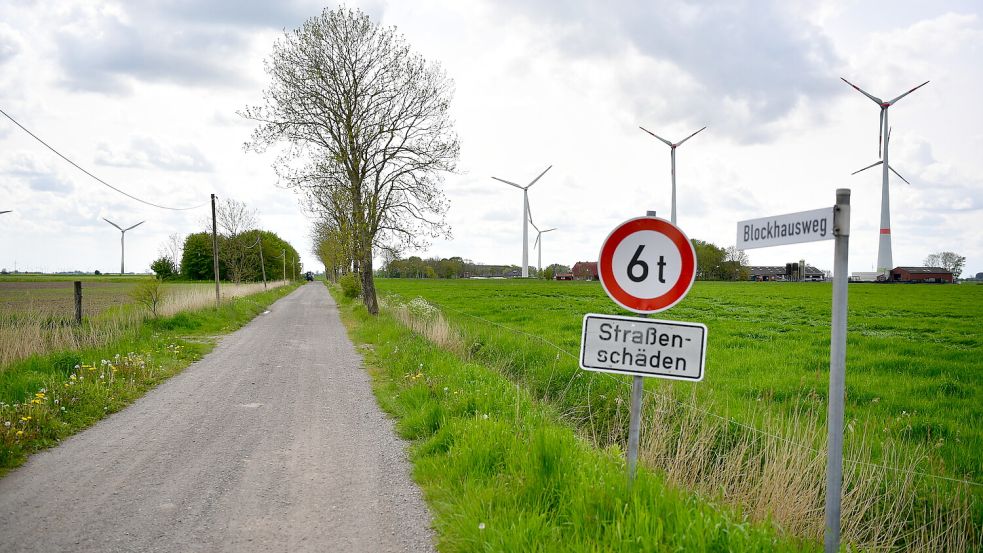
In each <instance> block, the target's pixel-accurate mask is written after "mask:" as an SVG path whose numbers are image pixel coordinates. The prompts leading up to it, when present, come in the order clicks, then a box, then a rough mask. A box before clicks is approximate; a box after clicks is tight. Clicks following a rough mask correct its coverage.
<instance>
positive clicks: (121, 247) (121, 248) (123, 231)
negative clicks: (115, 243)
mask: <svg viewBox="0 0 983 553" xmlns="http://www.w3.org/2000/svg"><path fill="white" fill-rule="evenodd" d="M102 220H103V221H106V222H107V223H109V224H110V225H113V226H114V227H116V228H118V229H119V232H120V235H119V276H123V275H124V274H125V272H124V270H123V260H124V253H125V248H124V243H123V240H124V239H125V238H126V231H128V230H133V229H135V228H137V227H138V226H140V225H142V224H144V223H146V221H140V222H139V223H137V224H135V225H133V226H132V227H127V228H123V227H121V226H119V225H117V224H116V223H114V222H112V221H110V220H109V219H107V218H105V217H103V218H102Z"/></svg>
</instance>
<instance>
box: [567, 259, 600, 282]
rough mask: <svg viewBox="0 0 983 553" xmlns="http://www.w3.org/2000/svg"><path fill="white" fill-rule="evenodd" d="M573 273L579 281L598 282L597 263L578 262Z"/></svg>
mask: <svg viewBox="0 0 983 553" xmlns="http://www.w3.org/2000/svg"><path fill="white" fill-rule="evenodd" d="M571 272H572V273H573V278H575V279H577V280H597V261H578V262H576V263H574V265H573V269H572V270H571Z"/></svg>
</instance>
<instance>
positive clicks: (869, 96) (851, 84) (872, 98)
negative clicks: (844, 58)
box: [840, 77, 884, 105]
mask: <svg viewBox="0 0 983 553" xmlns="http://www.w3.org/2000/svg"><path fill="white" fill-rule="evenodd" d="M840 80H842V81H843V82H845V83H846V84H848V85H850V86H852V87H853V88H854V89H855V90H856V91H857V92H859V93H861V94H863V95H864V96H866V97H868V98H870V99H871V100H873V101H874V102H876V103H877V104H878V105H880V104H883V103H884V102H882V101H881V99H880V98H878V97H877V96H871V95H870V94H867V93H866V92H865V91H864V89H862V88H860V87H859V86H857V85H855V84H853V83H851V82H850V81H848V80H846V79H844V78H843V77H840Z"/></svg>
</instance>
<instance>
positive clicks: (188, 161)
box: [95, 138, 212, 172]
mask: <svg viewBox="0 0 983 553" xmlns="http://www.w3.org/2000/svg"><path fill="white" fill-rule="evenodd" d="M95 161H96V163H98V164H100V165H110V166H114V167H141V168H156V169H164V170H167V171H196V172H207V171H211V170H212V164H211V163H210V162H209V161H208V159H206V158H205V156H204V155H203V154H202V153H201V152H200V151H199V150H198V149H197V148H196V147H194V146H193V145H191V144H185V145H180V146H173V147H165V146H162V145H161V144H159V143H158V142H156V141H155V140H153V139H150V138H134V139H133V140H131V142H130V145H129V147H128V148H126V149H125V150H114V149H113V148H112V147H110V146H108V145H106V144H99V145H98V146H96V157H95Z"/></svg>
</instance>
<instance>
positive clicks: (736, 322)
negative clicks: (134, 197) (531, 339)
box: [379, 279, 983, 481]
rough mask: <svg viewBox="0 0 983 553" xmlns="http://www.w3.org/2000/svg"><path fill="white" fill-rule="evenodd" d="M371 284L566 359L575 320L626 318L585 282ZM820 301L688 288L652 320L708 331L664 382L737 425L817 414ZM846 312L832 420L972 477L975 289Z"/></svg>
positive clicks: (977, 411) (752, 289) (822, 383)
mask: <svg viewBox="0 0 983 553" xmlns="http://www.w3.org/2000/svg"><path fill="white" fill-rule="evenodd" d="M379 289H380V291H381V293H382V294H383V295H388V296H392V295H396V296H399V297H402V298H404V299H412V298H413V297H418V296H419V297H423V298H426V299H427V300H428V301H430V302H431V303H433V304H435V305H437V306H440V307H444V308H446V309H445V311H446V315H447V316H448V317H450V318H451V319H455V320H456V319H462V318H467V316H468V315H470V316H474V317H481V318H483V319H486V320H488V321H492V322H495V323H500V324H503V325H506V326H508V327H509V328H512V329H516V330H521V331H523V332H527V333H530V334H533V335H536V336H540V337H542V338H545V339H547V340H549V341H551V342H553V343H555V344H557V345H558V346H560V347H561V348H563V349H565V350H566V351H568V352H571V353H573V354H574V355H576V354H577V352H578V350H579V342H580V326H581V319H582V317H583V315H584V314H585V313H623V314H628V313H627V312H625V311H623V310H621V309H620V308H617V307H616V306H615V305H614V303H613V302H611V300H610V299H608V298H607V296H606V295H605V294H604V291H603V290H602V289H601V287H600V284H598V283H586V282H543V281H518V280H508V281H494V280H451V281H444V280H400V279H386V280H380V281H379ZM830 304H831V287H830V285H828V284H821V283H794V284H793V283H725V282H698V283H696V285H695V286H694V287H693V290H692V291H691V292H690V294H689V295H688V296H687V298H686V299H685V300H684V301H683V302H681V303H680V304H679V305H677V306H676V307H674V308H673V309H671V310H669V311H666V312H663V313H660V314H659V315H658V316H659V317H660V318H665V319H675V320H683V321H695V322H702V323H704V324H706V325H707V327H708V329H709V330H708V352H707V366H706V377H705V380H704V381H703V382H700V383H674V384H673V387H674V388H676V389H677V393H678V391H679V390H683V392H682V393H683V395H686V394H688V393H690V392H695V393H696V394H698V396H700V397H701V399H704V400H705V401H707V402H709V404H710V405H712V406H713V407H714V408H715V409H716V410H717V411H718V412H719V413H721V414H726V415H727V416H731V417H735V418H737V419H739V420H744V421H746V422H750V423H753V422H754V420H753V419H754V416H755V415H757V414H759V413H761V410H762V406H764V407H765V409H766V410H771V411H775V412H781V413H786V414H791V413H792V412H794V411H796V410H802V409H810V410H814V411H816V412H817V413H819V414H820V415H822V416H824V414H825V398H826V393H827V386H828V367H829V322H830ZM849 305H850V308H849V331H848V346H847V348H848V349H847V399H846V418H847V420H848V421H851V422H853V421H855V422H853V426H854V427H855V428H856V427H857V426H861V425H864V424H866V425H868V426H869V428H870V430H871V431H874V432H875V434H874V435H872V436H871V435H868V438H869V439H870V441H871V444H872V446H873V449H874V450H875V457H876V452H877V451H878V450H879V447H878V446H880V445H881V444H883V443H884V442H886V441H892V442H898V441H900V442H904V443H907V444H913V445H918V446H920V447H922V448H924V449H925V450H926V451H927V453H928V456H929V458H930V460H931V462H930V463H929V465H928V468H931V470H932V471H933V472H936V473H939V474H943V475H948V476H956V477H962V478H969V479H971V480H975V481H981V480H983V456H981V455H980V451H983V424H981V423H983V325H981V321H983V286H971V285H959V286H929V285H922V286H883V285H851V286H850V289H849ZM477 324H480V323H477ZM573 364H574V365H575V363H573ZM648 384H649V385H651V386H659V385H660V383H658V382H652V379H649V383H648ZM848 439H849V436H848ZM923 468H925V467H923Z"/></svg>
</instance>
